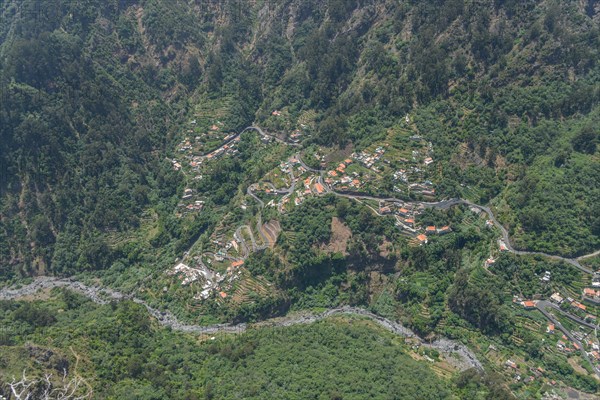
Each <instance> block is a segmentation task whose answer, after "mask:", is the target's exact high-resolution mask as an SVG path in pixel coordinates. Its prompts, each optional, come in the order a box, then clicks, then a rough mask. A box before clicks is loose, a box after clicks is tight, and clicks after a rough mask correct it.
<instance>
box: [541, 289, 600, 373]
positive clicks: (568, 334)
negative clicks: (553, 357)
mask: <svg viewBox="0 0 600 400" xmlns="http://www.w3.org/2000/svg"><path fill="white" fill-rule="evenodd" d="M536 307H537V309H538V310H539V311H540V312H541V313H542V314H543V315H544V316H545V317H546V318H547V319H548V320H550V321H551V322H552V323H553V324H554V326H555V327H556V328H558V329H559V330H560V331H561V332H562V333H564V334H565V336H566V337H567V338H569V340H570V341H571V342H573V343H577V346H579V353H580V354H581V356H582V357H583V358H584V359H585V360H586V361H587V362H588V364H589V365H590V366H591V367H592V369H593V370H594V373H595V374H596V376H597V377H598V378H600V370H598V368H595V367H594V364H593V363H592V360H590V357H589V356H588V354H587V352H586V351H585V349H584V347H583V344H582V343H581V342H580V341H579V340H578V339H577V338H576V337H575V336H573V334H572V333H571V332H570V331H569V330H568V329H567V328H565V327H564V326H563V325H562V324H561V323H560V322H559V321H558V320H557V319H556V318H554V316H553V315H552V314H551V313H549V312H548V311H546V308H548V307H550V308H552V309H558V310H559V311H560V312H562V313H563V314H564V315H566V316H567V317H568V318H571V319H574V318H576V317H575V316H572V315H571V314H569V313H565V312H563V311H562V310H560V308H558V307H557V306H556V305H555V304H553V303H550V302H548V301H545V300H541V301H538V303H537V304H536Z"/></svg>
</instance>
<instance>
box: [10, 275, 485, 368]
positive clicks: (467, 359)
mask: <svg viewBox="0 0 600 400" xmlns="http://www.w3.org/2000/svg"><path fill="white" fill-rule="evenodd" d="M57 287H64V288H68V289H71V290H74V291H76V292H78V293H81V294H83V295H84V296H86V297H88V298H90V299H91V300H92V301H93V302H95V303H99V304H106V303H108V302H110V301H121V300H131V301H133V302H135V303H137V304H141V305H143V306H144V307H145V308H146V309H147V310H148V312H149V313H150V314H151V315H152V316H153V317H154V318H156V320H157V321H158V322H159V324H161V325H163V326H167V327H170V328H171V329H173V330H176V331H181V332H189V333H199V334H216V333H242V332H244V331H246V329H247V328H248V325H247V324H246V323H241V324H235V325H234V324H215V325H207V326H201V325H189V324H185V323H183V322H181V321H179V320H178V319H177V317H175V315H173V314H172V313H171V312H170V311H168V310H165V311H161V310H158V309H156V308H154V307H152V306H150V305H148V303H146V302H145V301H144V300H141V299H138V298H135V297H133V296H129V295H126V294H123V293H120V292H118V291H115V290H112V289H109V288H101V287H97V286H87V285H85V284H83V283H81V282H78V281H75V280H73V279H69V278H65V279H60V278H54V277H48V276H41V277H37V278H36V279H35V280H34V281H33V282H32V283H30V284H29V285H25V286H22V287H20V288H3V289H1V290H0V300H18V299H20V298H23V297H25V296H31V295H33V294H35V293H37V292H38V291H39V290H42V289H52V288H57ZM343 314H354V315H361V316H363V317H366V318H369V319H371V320H372V321H374V322H375V323H377V324H378V325H380V326H382V327H383V328H385V329H386V330H388V331H390V332H392V333H394V334H396V335H399V336H403V337H407V338H413V339H415V340H418V341H419V342H421V344H422V345H423V346H426V347H431V348H435V349H437V350H439V351H441V352H443V353H445V354H446V355H451V354H454V355H458V356H459V357H460V359H461V361H460V363H459V364H460V365H458V366H459V367H461V369H463V370H465V369H469V368H477V369H479V370H483V367H482V365H481V363H480V362H479V360H478V359H477V357H476V356H475V354H474V353H473V352H472V351H471V350H469V349H468V348H467V347H466V346H464V345H463V344H461V343H458V342H454V341H452V340H450V339H445V338H441V339H438V340H436V341H434V342H432V343H429V342H425V341H424V340H423V339H421V338H419V337H418V336H417V335H416V334H415V333H414V332H413V331H411V330H410V329H408V328H406V327H405V326H404V325H402V324H400V323H399V322H396V321H392V320H389V319H386V318H383V317H381V316H379V315H376V314H374V313H372V312H370V311H368V310H365V309H362V308H357V307H348V306H344V307H337V308H331V309H329V310H326V311H324V312H322V313H319V314H312V313H304V314H298V315H289V316H285V317H281V318H273V319H268V320H265V321H262V322H259V323H257V324H254V325H253V326H255V327H266V326H275V327H280V326H281V327H285V326H292V325H298V324H310V323H314V322H317V321H321V320H323V319H325V318H328V317H331V316H333V315H343ZM452 359H453V357H452V356H450V357H448V360H449V361H450V362H452Z"/></svg>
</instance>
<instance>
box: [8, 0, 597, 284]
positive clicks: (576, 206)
mask: <svg viewBox="0 0 600 400" xmlns="http://www.w3.org/2000/svg"><path fill="white" fill-rule="evenodd" d="M598 8H599V5H598V4H597V3H596V2H594V1H583V2H573V3H564V2H557V1H543V2H516V1H514V2H489V3H486V2H476V3H472V2H466V3H465V2H462V1H445V2H441V3H440V4H434V3H429V2H406V3H402V4H398V3H397V2H395V1H386V2H375V1H367V0H364V1H356V2H348V1H329V2H322V1H312V2H311V1H302V2H300V1H294V0H289V1H281V2H262V1H257V2H254V3H251V5H245V4H242V3H240V2H238V1H234V0H231V1H225V2H223V1H214V2H211V1H208V2H207V1H200V2H197V3H189V4H184V3H183V2H182V3H179V2H178V3H176V4H171V3H168V4H167V3H165V2H161V1H156V0H151V1H126V2H118V3H114V4H112V3H111V4H110V5H108V4H104V3H102V2H94V1H87V2H75V3H74V2H71V1H59V0H56V1H48V2H37V1H25V2H16V1H8V2H4V3H3V5H2V10H1V12H2V21H3V22H2V24H1V26H0V38H1V40H2V45H1V51H0V55H1V71H2V87H3V88H4V89H3V91H2V92H3V93H2V94H3V97H2V110H1V112H2V127H1V128H0V129H1V131H0V136H1V143H2V156H1V157H0V162H1V165H0V168H1V169H2V171H5V173H3V174H2V178H1V182H0V190H1V193H2V197H1V202H2V203H1V204H2V212H1V215H2V219H1V227H0V235H2V237H3V238H5V239H4V240H2V248H1V249H0V256H1V260H2V262H1V264H2V266H3V268H4V270H5V272H6V273H9V272H10V271H13V272H14V271H15V268H17V270H19V271H21V272H23V273H35V271H38V272H41V271H43V270H45V269H49V270H52V271H55V272H58V271H70V270H73V269H89V268H93V269H97V268H104V267H105V266H106V265H109V264H110V263H111V260H112V259H114V258H115V257H116V256H115V255H114V254H110V251H108V250H107V249H106V248H105V247H106V244H105V243H104V239H103V237H104V236H105V233H106V232H108V231H112V230H118V231H123V230H128V229H135V228H136V226H138V224H139V218H140V215H141V212H142V210H143V209H145V208H148V207H152V208H156V207H158V206H159V205H161V204H164V206H165V207H166V208H167V209H168V208H169V207H172V206H171V205H169V204H172V202H171V203H169V201H168V199H169V197H170V196H172V195H173V194H174V193H175V191H176V188H177V181H178V178H176V177H175V176H173V175H170V174H169V172H168V171H167V170H166V166H165V165H164V163H161V162H162V160H163V158H164V151H165V150H166V149H168V148H170V146H172V141H171V139H170V138H171V137H172V136H170V135H172V134H173V133H174V132H176V129H177V126H178V121H181V120H182V119H181V118H182V117H183V116H186V113H187V112H186V110H187V109H188V106H193V107H194V108H196V107H197V106H198V105H200V106H202V104H207V105H209V104H213V106H209V107H212V108H213V109H214V107H215V105H217V106H218V105H219V104H221V105H222V104H223V100H227V107H226V108H225V109H224V110H225V111H224V113H223V114H224V118H223V119H224V120H223V121H222V122H223V123H224V124H225V129H239V128H241V127H243V126H245V125H247V124H249V123H250V122H252V121H254V120H256V121H257V122H258V123H259V124H263V125H264V126H266V127H270V128H273V129H275V128H278V126H277V124H278V122H277V121H274V119H273V118H271V115H270V114H271V111H272V110H274V109H282V110H284V111H285V112H286V113H287V114H286V115H288V116H289V119H290V121H292V123H293V122H295V121H297V120H298V119H299V118H300V119H301V118H302V117H303V116H304V115H306V112H307V111H311V112H313V113H314V115H315V116H316V122H317V124H316V132H317V134H316V135H315V136H314V140H316V141H317V142H319V143H323V144H336V143H338V144H344V143H347V142H352V143H354V144H355V145H356V146H358V147H361V146H365V145H367V144H368V143H370V142H371V141H372V140H374V138H376V137H378V136H379V135H381V134H382V133H383V131H384V130H385V128H386V127H388V126H390V125H391V124H393V123H394V122H395V121H396V120H398V119H400V118H403V117H404V115H405V114H406V113H411V114H413V115H414V120H415V124H416V126H417V127H418V129H419V131H420V132H422V134H423V135H425V136H426V137H427V138H428V139H430V140H431V141H432V142H433V143H434V144H435V145H436V148H437V149H439V156H440V157H441V158H442V160H443V161H444V168H445V169H446V170H447V175H449V176H452V177H453V178H454V179H452V180H448V181H446V183H445V186H444V187H442V188H440V189H441V190H442V192H443V193H446V194H447V195H449V196H452V195H457V194H459V193H460V191H461V186H460V185H461V184H463V185H469V186H473V187H476V188H477V191H476V192H477V193H479V197H480V198H478V199H475V200H480V201H481V200H482V201H486V200H491V199H493V198H495V197H496V196H498V195H500V197H499V198H498V201H497V202H495V204H497V205H498V207H499V209H500V210H502V211H503V212H504V215H505V217H504V218H503V219H504V222H505V223H506V224H509V226H510V228H511V232H513V233H514V236H515V238H516V239H515V240H516V244H517V245H519V246H523V247H531V248H537V249H541V250H546V251H550V252H556V253H562V254H576V253H581V252H584V251H586V250H589V249H592V248H595V247H598V245H599V244H600V239H599V236H598V234H599V230H598V229H599V228H598V227H599V226H600V220H599V219H598V218H599V217H598V215H600V214H599V213H598V212H597V211H598V210H596V209H595V208H594V207H596V205H597V204H598V203H599V202H598V199H599V196H600V194H599V192H598V185H597V184H594V182H597V181H598V176H599V175H598V162H597V153H596V144H595V143H596V141H597V136H598V131H597V127H598V120H597V115H598V99H599V90H598V79H599V78H598V77H599V73H598V68H599V67H598V63H597V59H598V54H597V52H598V48H600V42H599V36H598V18H599V17H598ZM274 124H275V125H274ZM280 128H281V127H280ZM462 149H464V150H462ZM581 166H583V168H582V167H581ZM540 171H544V172H543V173H541V172H540ZM561 182H565V183H567V186H564V184H563V183H561ZM549 188H552V189H549ZM549 190H550V192H549ZM554 197H556V198H554ZM500 199H502V200H500ZM8 238H10V240H8Z"/></svg>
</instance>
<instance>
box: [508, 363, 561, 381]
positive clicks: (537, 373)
mask: <svg viewBox="0 0 600 400" xmlns="http://www.w3.org/2000/svg"><path fill="white" fill-rule="evenodd" d="M504 366H505V367H506V368H507V369H509V370H511V371H514V372H515V375H514V380H515V382H521V381H523V383H525V384H527V383H531V382H533V381H535V380H536V379H539V378H541V377H542V376H543V375H544V372H545V371H544V370H543V369H542V367H537V368H533V367H530V368H529V372H530V373H531V375H529V376H527V377H525V378H523V377H522V376H521V374H520V373H519V372H518V370H519V366H518V365H517V363H516V362H514V361H512V360H506V362H505V363H504ZM552 384H553V385H554V384H556V382H555V381H552Z"/></svg>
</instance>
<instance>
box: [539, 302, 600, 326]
mask: <svg viewBox="0 0 600 400" xmlns="http://www.w3.org/2000/svg"><path fill="white" fill-rule="evenodd" d="M537 307H538V308H540V307H543V308H552V309H554V310H556V311H558V312H560V313H561V314H562V315H564V316H565V317H567V318H569V319H570V320H571V321H573V322H576V323H578V324H579V325H583V326H586V327H588V328H590V329H600V326H599V325H596V324H592V323H590V322H587V321H585V320H583V319H581V318H579V317H577V316H576V315H573V314H571V313H570V312H567V311H565V310H563V309H562V308H560V307H559V306H558V305H557V304H554V303H552V302H550V301H547V300H539V301H538V302H537Z"/></svg>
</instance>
